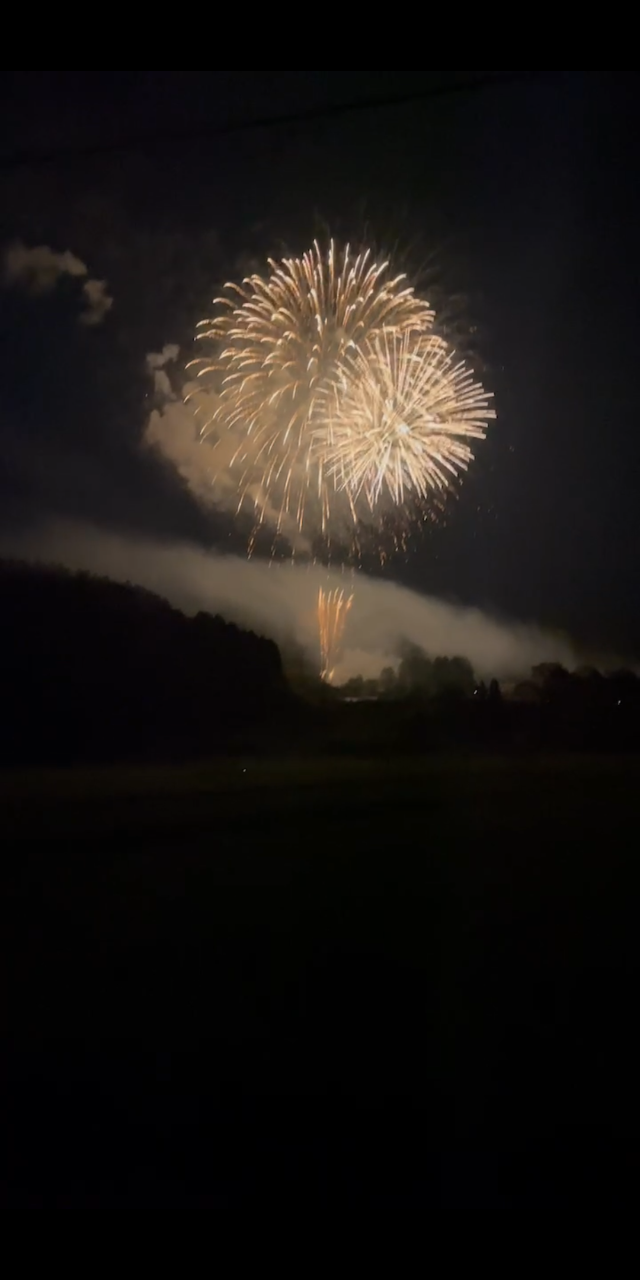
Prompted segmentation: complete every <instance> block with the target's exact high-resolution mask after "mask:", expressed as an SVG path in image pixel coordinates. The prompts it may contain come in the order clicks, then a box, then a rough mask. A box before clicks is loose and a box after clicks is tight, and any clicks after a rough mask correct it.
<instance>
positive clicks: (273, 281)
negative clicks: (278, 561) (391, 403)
mask: <svg viewBox="0 0 640 1280" xmlns="http://www.w3.org/2000/svg"><path fill="white" fill-rule="evenodd" d="M269 269H270V270H269V274H268V275H266V276H260V275H252V276H249V277H247V278H246V279H245V280H244V281H243V282H242V284H241V285H237V284H228V285H227V286H226V287H225V288H226V292H225V295H224V296H223V297H221V298H217V299H216V300H215V302H216V304H217V305H218V306H219V307H220V308H221V310H220V312H219V314H218V315H217V316H216V317H215V318H213V319H211V320H205V321H202V322H201V324H200V325H199V326H198V328H199V333H198V338H199V339H203V340H212V341H213V342H214V343H215V350H214V354H213V357H212V358H211V359H207V358H203V359H201V360H195V361H193V362H192V367H194V368H196V369H197V376H198V379H199V380H201V386H202V387H205V388H206V389H207V390H208V391H209V392H210V393H211V396H210V398H207V403H206V404H204V405H200V406H199V408H200V410H201V412H202V413H203V421H202V423H201V435H202V436H203V438H210V439H211V438H213V440H212V442H213V445H214V447H215V446H218V445H219V444H220V443H221V441H222V440H224V441H225V444H226V445H227V447H226V448H223V449H222V450H220V452H219V454H218V456H219V457H221V458H223V459H224V466H225V468H226V469H227V472H228V473H231V474H233V475H234V476H235V478H236V482H237V491H238V509H241V508H242V506H243V504H244V503H245V502H246V501H247V500H248V501H249V502H251V503H252V504H253V507H254V509H255V513H256V517H257V520H258V522H259V523H263V522H267V523H270V524H272V525H274V526H275V528H276V530H277V531H278V532H280V531H281V530H284V531H285V532H287V531H289V530H290V528H291V527H292V526H293V527H294V528H296V529H297V530H298V531H300V532H302V531H303V530H305V531H308V532H310V533H311V534H316V533H318V532H321V533H323V534H325V535H326V534H327V533H328V531H329V526H330V523H331V520H332V517H333V516H335V515H337V514H338V512H336V511H335V510H334V507H335V505H336V504H335V494H336V485H335V480H334V478H333V476H328V475H327V471H326V465H325V457H324V454H323V450H322V447H321V441H322V432H318V431H316V428H318V427H319V426H320V424H322V423H324V422H326V419H327V413H328V411H329V407H330V406H333V405H334V404H335V399H336V396H337V395H339V394H340V391H341V389H342V388H344V387H345V386H347V387H348V386H350V385H351V384H352V382H353V379H354V376H356V374H355V370H356V369H360V368H361V367H362V364H363V361H364V362H365V364H366V361H367V360H368V359H370V353H371V352H372V351H373V350H374V344H375V343H376V340H378V339H382V338H383V337H384V336H391V335H398V336H400V335H405V336H407V337H409V335H413V336H415V337H418V336H419V335H420V334H426V333H428V332H429V331H430V330H431V326H432V324H433V312H432V310H431V308H430V307H429V304H428V303H427V302H426V301H424V300H422V299H420V298H418V297H417V296H416V295H415V292H414V290H413V288H412V287H411V286H410V285H409V284H407V281H406V277H405V276H404V275H402V274H401V275H393V274H392V273H391V272H390V269H389V263H388V262H387V261H376V260H375V259H374V258H373V257H372V255H371V252H370V251H369V250H366V251H365V252H363V253H360V254H354V253H352V251H351V249H350V247H349V246H348V245H347V247H346V248H345V249H344V250H342V251H340V250H337V249H336V246H335V244H334V242H333V241H331V242H330V244H329V247H328V250H327V251H326V252H323V250H322V249H321V248H320V246H319V244H318V243H317V242H316V243H314V246H313V248H312V249H311V250H309V252H308V253H305V254H304V255H303V256H302V257H300V258H284V259H282V260H281V261H274V260H270V261H269ZM357 376H360V374H358V375H357ZM230 442H231V451H229V447H228V446H229V443H230ZM212 459H213V462H214V469H215V453H214V454H213V455H212ZM337 505H338V506H341V507H342V508H343V510H342V511H341V512H340V513H339V514H341V515H342V516H343V517H344V518H345V519H346V520H347V522H348V523H351V524H352V525H353V524H356V523H357V521H358V513H357V511H356V508H355V506H354V505H353V502H352V491H351V488H350V487H349V486H347V487H346V488H345V489H344V491H343V494H342V501H341V502H340V503H338V504H337Z"/></svg>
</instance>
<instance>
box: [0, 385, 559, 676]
mask: <svg viewBox="0 0 640 1280" xmlns="http://www.w3.org/2000/svg"><path fill="white" fill-rule="evenodd" d="M178 407H179V406H178ZM0 554H4V555H8V554H10V555H18V556H21V557H24V558H26V559H35V560H40V561H50V562H55V563H59V564H64V565H67V566H68V567H69V568H71V569H83V570H90V571H92V572H96V573H100V574H105V575H107V576H108V577H112V578H115V579H118V580H123V581H131V582H136V583H139V584H141V585H142V586H145V587H147V588H148V589H149V590H151V591H156V592H158V593H159V594H160V595H163V596H166V598H167V599H169V600H170V601H171V602H172V603H173V604H175V605H176V606H177V607H178V608H181V609H184V610H185V611H186V612H196V611H197V610H198V609H204V610H207V611H211V612H219V613H221V614H223V615H224V616H225V617H226V618H228V619H229V620H232V621H236V622H238V623H240V624H245V625H248V626H251V627H253V628H254V629H256V630H259V631H262V632H263V633H264V634H266V635H270V636H273V638H274V639H276V640H282V639H285V638H294V639H296V640H297V641H298V643H300V644H302V645H303V646H304V648H305V649H306V650H307V652H308V653H309V655H310V656H311V658H312V660H313V661H314V662H317V661H318V637H317V623H316V602H317V598H318V590H319V588H320V586H324V587H334V586H342V587H347V588H349V589H352V590H353V592H354V601H353V607H352V609H351V612H350V614H349V620H348V624H347V631H346V635H345V652H344V660H343V662H342V664H341V666H340V668H339V671H338V673H337V675H338V678H339V679H341V680H342V679H347V678H348V677H349V676H351V675H357V674H363V675H367V676H369V675H377V674H378V673H379V672H380V671H381V670H382V668H383V667H384V666H387V665H389V664H390V662H391V663H392V662H393V660H394V658H395V657H396V655H397V653H398V648H399V645H400V643H401V641H402V640H403V639H404V640H410V641H412V642H413V643H414V644H418V645H420V646H421V647H422V648H423V649H424V650H425V651H426V652H427V653H429V654H431V655H433V656H443V657H446V656H456V655H460V656H463V657H466V658H468V659H469V660H470V662H471V663H472V665H473V667H474V669H475V671H476V674H477V675H478V676H479V677H483V678H488V677H491V676H497V677H498V678H499V679H509V678H517V677H521V676H523V675H525V674H526V673H528V671H529V670H530V668H531V667H532V666H534V665H535V664H536V663H538V662H543V661H557V662H562V663H563V664H565V665H567V666H569V667H573V666H575V665H576V663H577V661H578V657H577V655H576V653H575V651H574V650H573V647H572V645H571V644H570V643H569V642H568V641H567V640H565V639H563V638H562V637H558V636H555V635H553V634H551V633H549V632H545V631H544V630H543V629H541V628H540V627H537V626H533V625H523V624H520V623H515V622H509V621H506V620H504V619H497V618H494V617H491V616H490V615H489V614H486V613H483V612H481V611H480V610H479V609H472V608H465V607H462V606H458V605H453V604H449V603H446V602H445V601H442V600H435V599H433V598H431V597H429V596H424V595H420V594H419V593H417V592H415V591H410V590H409V589H408V588H406V587H402V586H399V585H398V584H397V583H394V582H388V581H384V580H381V579H376V578H370V577H367V576H366V575H365V574H360V573H358V574H355V575H351V574H347V573H344V574H343V573H340V572H338V571H334V572H330V571H328V570H327V569H324V568H321V567H318V566H313V565H310V566H293V565H291V564H290V563H286V564H283V563H280V564H277V563H273V562H272V563H271V564H268V563H265V562H261V561H256V560H252V561H246V560H243V559H240V558H238V557H237V556H223V555H220V554H216V553H213V552H207V551H205V550H203V549H202V548H200V547H196V546H193V545H191V544H187V543H161V542H153V541H149V540H142V539H135V538H127V537H124V536H121V535H115V534H111V533H106V532H103V531H100V530H98V529H96V528H92V527H87V526H79V525H71V524H55V525H51V526H49V527H48V528H46V529H39V530H33V531H32V532H31V533H29V534H24V535H22V536H14V537H12V538H9V537H8V536H5V538H4V539H3V540H2V541H0Z"/></svg>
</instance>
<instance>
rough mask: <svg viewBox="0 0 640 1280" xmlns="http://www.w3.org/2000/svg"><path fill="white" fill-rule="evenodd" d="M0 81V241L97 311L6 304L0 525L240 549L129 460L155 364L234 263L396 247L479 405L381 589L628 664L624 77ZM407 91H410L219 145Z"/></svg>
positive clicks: (75, 303)
mask: <svg viewBox="0 0 640 1280" xmlns="http://www.w3.org/2000/svg"><path fill="white" fill-rule="evenodd" d="M4 75H5V77H6V78H5V80H4V83H3V87H2V94H1V95H0V96H1V98H2V100H1V102H0V119H1V120H2V126H1V132H0V210H1V223H0V247H1V249H2V251H3V252H4V250H5V247H6V246H7V245H9V244H10V243H11V242H12V241H15V240H17V239H19V240H21V241H23V242H24V243H25V244H26V245H29V246H33V245H40V244H46V245H49V246H50V247H51V248H52V249H54V250H56V251H63V250H70V251H71V252H72V253H73V254H74V255H77V256H78V257H79V258H80V259H82V261H83V262H85V263H86V264H87V265H88V267H89V271H90V274H91V276H93V277H95V278H98V279H106V280H107V281H108V285H109V292H110V294H112V295H113V298H114V305H113V308H112V310H111V312H110V313H109V314H108V316H107V317H106V319H105V320H104V323H102V324H100V325H97V326H83V325H81V324H79V323H78V316H79V312H80V305H81V304H80V301H79V292H78V286H77V282H75V281H73V280H71V279H69V280H64V281H62V282H61V284H60V286H59V287H58V288H57V289H56V290H55V291H53V292H50V293H48V294H46V295H42V296H39V297H33V296H29V295H27V294H26V292H25V291H24V290H18V289H15V288H11V289H8V288H4V289H3V290H2V291H0V373H1V377H2V398H1V402H0V440H1V450H2V452H1V454H0V504H1V508H0V520H1V523H2V528H3V529H4V531H5V532H6V531H7V529H9V530H13V529H15V530H19V529H20V528H23V527H25V526H27V525H29V524H30V523H32V522H34V521H36V520H37V521H42V520H45V521H46V520H47V519H49V518H51V517H56V516H61V515H63V516H67V517H73V518H80V519H82V520H85V521H86V520H90V521H92V522H96V523H98V524H101V525H106V526H108V527H111V528H117V529H120V530H124V531H132V532H143V533H145V534H150V535H153V536H158V535H159V536H162V537H167V538H174V537H176V536H179V537H187V538H193V539H195V540H198V541H200V542H203V543H204V544H212V543H220V544H221V545H224V546H228V545H230V544H229V528H228V523H227V521H226V520H225V519H222V518H220V517H217V518H216V516H215V513H212V512H208V511H205V510H203V509H202V508H200V507H198V506H197V504H196V503H195V501H194V500H193V499H192V498H191V497H190V495H189V494H188V493H187V492H186V490H184V489H183V488H181V485H180V483H179V481H178V480H177V479H176V478H175V477H174V476H173V475H172V474H170V472H169V471H168V470H167V469H166V467H164V466H163V465H162V464H161V463H160V461H159V460H158V459H156V458H154V457H153V456H151V455H150V454H149V453H148V452H145V451H143V450H142V449H141V447H140V442H141V437H142V433H143V430H144V425H145V421H146V417H147V415H148V413H149V409H150V404H151V401H150V399H149V393H150V383H149V379H148V376H147V374H146V371H145V356H146V354H147V353H148V352H152V351H158V350H160V349H162V347H163V346H164V345H165V343H177V344H179V345H180V347H181V348H182V349H183V350H184V351H185V353H186V352H187V351H188V348H189V345H190V342H191V338H192V334H193V330H194V326H195V323H196V321H197V320H198V319H199V318H200V317H201V316H202V315H204V314H206V313H207V310H208V307H209V302H210V299H211V298H212V296H213V294H214V292H215V291H216V287H217V286H218V285H219V284H220V282H221V281H222V280H223V279H225V278H227V277H228V276H229V275H233V274H234V272H236V271H237V270H238V268H239V265H240V264H242V263H245V262H247V261H251V260H254V259H255V260H256V261H262V260H263V259H264V257H265V256H266V254H267V253H272V252H278V251H279V250H280V249H287V250H294V251H295V250H302V249H304V248H306V246H307V244H308V242H309V241H310V240H311V239H312V238H313V236H314V235H316V234H318V233H319V232H322V230H323V228H326V227H330V228H331V230H332V231H333V232H334V234H335V235H336V236H338V237H340V238H349V239H350V240H351V241H352V242H357V241H359V240H360V241H361V240H362V239H363V238H364V237H365V236H367V237H369V238H371V239H372V240H373V241H374V243H375V244H376V245H380V246H382V247H385V248H387V247H394V246H396V245H397V246H398V248H399V251H400V253H401V257H402V259H403V262H404V263H405V264H407V265H408V266H409V268H410V270H411V271H412V272H413V273H415V274H416V275H417V276H418V278H419V279H420V280H421V281H423V282H424V283H425V288H426V291H427V293H428V294H430V295H431V296H433V297H434V298H435V299H436V300H437V301H438V302H440V301H441V300H444V301H445V303H446V305H445V312H446V314H447V316H448V317H449V318H450V322H451V324H452V325H453V328H454V331H457V330H459V331H460V334H461V335H463V334H466V335H467V340H466V343H465V345H466V349H467V350H469V351H470V352H471V353H472V354H473V355H474V356H475V357H477V359H478V361H479V364H480V367H481V370H482V373H483V377H484V379H485V381H486V382H487V383H488V384H489V385H490V386H491V387H492V388H493V390H494V391H495V395H496V406H497V410H498V415H499V417H498V422H497V424H496V425H495V427H494V428H493V429H492V431H491V435H490V438H489V440H488V441H487V442H486V444H485V445H484V447H482V448H481V449H479V451H478V461H477V465H476V467H475V469H474V471H473V474H472V475H471V476H470V477H469V479H468V481H467V483H466V484H465V486H464V488H463V489H462V490H461V493H460V497H459V499H458V500H457V501H456V502H455V503H454V504H453V505H452V506H451V507H450V509H449V516H448V519H447V521H446V523H445V524H444V525H443V526H442V527H440V528H439V529H437V530H435V531H432V532H430V533H428V534H418V535H417V536H416V539H415V542H414V546H413V548H412V552H411V554H410V556H409V558H408V560H407V561H406V562H405V561H399V562H398V563H397V564H395V565H394V566H392V567H391V570H387V572H391V573H392V574H393V575H394V576H395V577H397V578H398V579H399V580H401V581H403V582H405V583H407V584H409V585H412V586H415V587H418V588H420V589H422V590H424V591H427V592H430V593H434V594H438V595H441V596H445V597H447V598H452V599H458V600H461V601H463V602H464V603H469V604H475V605H478V606H481V607H483V608H489V609H492V610H495V611H498V612H501V613H505V614H507V615H509V616H512V617H515V618H521V619H523V620H535V621H538V622H540V623H543V624H545V625H547V626H551V627H558V628H564V629H567V630H569V631H570V632H571V633H573V634H574V636H575V637H576V638H577V639H578V640H584V641H587V642H598V643H605V644H609V645H612V646H616V647H618V648H620V649H623V650H627V651H628V652H629V653H630V654H632V655H634V656H640V597H639V594H638V592H637V590H636V572H637V565H638V553H639V551H640V503H639V502H638V501H637V500H636V491H637V488H638V483H639V480H640V432H639V431H638V423H637V416H638V409H637V406H636V402H635V395H636V364H637V357H636V350H637V347H638V339H639V338H640V301H639V299H640V290H639V283H640V282H639V275H640V269H639V268H640V247H639V234H638V228H639V227H640V179H639V177H638V143H637V138H638V126H639V124H640V112H639V110H638V106H637V102H636V91H635V85H634V83H633V80H632V79H629V77H631V75H632V73H630V72H598V73H595V72H578V71H571V72H568V71H567V72H559V73H558V72H540V73H536V72H505V73H502V72H423V71H410V70H409V71H407V70H403V71H402V72H400V71H398V72H394V71H365V70H361V71H357V70H356V71H354V70H351V69H350V70H344V71H338V70H337V71H329V72H327V71H314V70H308V71H299V72H296V71H286V70H285V71H277V72H273V73H272V74H271V75H268V74H266V73H263V72H257V71H256V72H252V71H244V70H243V71H140V72H134V71H111V72H110V71H87V72H79V71H68V72H51V71H49V72H42V73H40V72H5V73H4ZM503 75H504V76H505V77H508V78H507V79H506V80H505V82H504V83H499V84H496V83H495V82H493V80H492V82H491V83H488V84H486V85H485V86H484V87H482V88H480V87H478V88H475V89H474V90H472V91H470V90H468V89H467V88H465V87H464V84H465V82H466V81H468V80H469V78H471V77H481V78H484V77H487V78H489V77H490V78H494V77H497V76H503ZM514 77H518V79H517V80H514V79H513V78H514ZM456 83H457V84H458V85H460V86H461V87H460V88H459V89H458V90H457V91H454V92H450V93H447V94H441V93H440V92H438V91H439V89H440V88H441V87H442V86H443V85H445V86H446V85H452V84H456ZM406 93H415V94H416V95H419V94H423V95H424V97H423V98H422V100H415V101H412V102H410V103H406V104H405V105H392V106H386V107H382V106H380V107H373V106H369V107H367V108H366V109H363V110H362V111H356V112H350V113H348V114H339V113H334V114H328V115H327V116H326V117H319V118H317V119H314V120H311V121H309V120H306V121H299V122H296V121H295V120H294V119H291V120H289V121H288V122H285V123H280V124H277V125H275V126H273V125H272V126H270V127H262V128H256V129H249V130H246V131H235V129H232V130H231V131H230V132H228V133H226V134H225V133H224V132H223V130H224V129H225V127H228V126H233V125H234V124H235V123H237V122H238V121H242V120H247V119H253V118H255V117H258V118H260V117H274V116H276V117H277V116H283V115H290V116H292V117H295V116H296V115H297V114H299V113H301V112H306V111H309V110H310V109H313V108H322V107H323V106H330V105H335V104H340V103H347V102H349V103H352V102H357V101H363V100H369V99H372V98H380V97H384V96H386V95H388V96H391V97H393V96H395V95H400V94H406Z"/></svg>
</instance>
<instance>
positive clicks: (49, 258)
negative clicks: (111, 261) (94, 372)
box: [4, 240, 113, 326]
mask: <svg viewBox="0 0 640 1280" xmlns="http://www.w3.org/2000/svg"><path fill="white" fill-rule="evenodd" d="M4 266H5V280H6V282H7V284H9V285H14V286H17V287H22V288H24V289H26V290H27V291H28V292H29V293H32V294H35V295H38V294H44V293H51V291H52V290H53V289H55V287H56V285H57V284H58V283H59V281H60V280H62V279H63V277H64V276H69V277H71V278H72V279H77V280H81V279H84V284H83V286H82V295H83V299H84V311H82V312H81V313H80V316H79V321H80V324H83V325H89V326H94V325H98V324H102V321H103V320H104V319H105V316H106V315H107V314H108V312H109V311H110V310H111V308H112V306H113V298H111V297H110V296H109V294H108V292H107V282H106V280H94V279H92V278H89V268H88V266H87V265H86V263H84V262H82V260H81V259H80V258H78V257H76V255H75V254H74V253H71V252H70V251H69V250H68V249H67V250H65V252H64V253H56V252H55V250H54V249H51V248H49V246H48V245H46V244H40V245H35V246H34V247H33V248H29V247H28V246H27V245H25V244H23V243H22V241H20V240H18V241H16V242H15V243H14V244H12V245H10V246H9V248H8V249H7V250H6V252H5V257H4Z"/></svg>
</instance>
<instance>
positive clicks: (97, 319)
mask: <svg viewBox="0 0 640 1280" xmlns="http://www.w3.org/2000/svg"><path fill="white" fill-rule="evenodd" d="M82 292H83V294H84V296H85V305H86V310H85V311H83V312H82V313H81V315H80V324H86V325H96V324H102V321H103V320H104V318H105V316H106V315H107V313H108V312H109V311H110V310H111V308H112V306H113V298H110V297H109V294H108V293H107V282H106V280H87V283H86V284H85V285H83V286H82Z"/></svg>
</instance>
